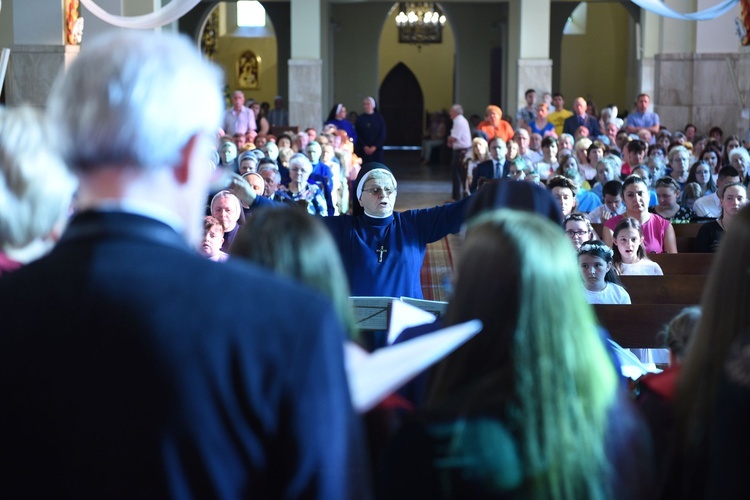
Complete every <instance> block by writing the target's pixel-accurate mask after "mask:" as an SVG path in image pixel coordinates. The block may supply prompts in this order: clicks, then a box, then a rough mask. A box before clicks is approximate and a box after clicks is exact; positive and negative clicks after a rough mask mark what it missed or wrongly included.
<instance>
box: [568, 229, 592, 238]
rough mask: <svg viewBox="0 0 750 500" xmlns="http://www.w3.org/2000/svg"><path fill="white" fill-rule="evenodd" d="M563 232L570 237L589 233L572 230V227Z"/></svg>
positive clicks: (578, 236)
mask: <svg viewBox="0 0 750 500" xmlns="http://www.w3.org/2000/svg"><path fill="white" fill-rule="evenodd" d="M565 234H567V235H568V236H571V237H576V238H582V237H584V236H586V235H587V234H589V232H588V231H573V230H572V229H568V230H566V231H565Z"/></svg>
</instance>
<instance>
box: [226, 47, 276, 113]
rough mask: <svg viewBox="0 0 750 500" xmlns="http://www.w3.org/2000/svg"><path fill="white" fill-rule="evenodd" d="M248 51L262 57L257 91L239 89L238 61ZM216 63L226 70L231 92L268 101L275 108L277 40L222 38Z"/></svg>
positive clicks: (260, 100)
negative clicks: (239, 91) (235, 91)
mask: <svg viewBox="0 0 750 500" xmlns="http://www.w3.org/2000/svg"><path fill="white" fill-rule="evenodd" d="M246 50H252V51H253V52H255V54H256V55H258V56H260V85H259V88H258V89H257V90H251V89H239V87H238V86H237V60H238V59H239V57H240V54H242V52H244V51H246ZM214 61H215V62H216V63H217V64H218V65H219V66H221V67H222V68H224V74H225V81H226V83H227V85H229V89H230V90H232V91H233V90H236V89H239V90H242V91H243V92H244V93H245V97H246V98H247V99H255V100H256V101H259V102H263V101H268V102H269V103H271V107H273V100H274V97H276V95H277V94H278V90H277V89H278V69H277V67H276V61H277V56H276V38H274V37H265V38H237V37H231V36H224V37H220V38H219V40H218V47H217V50H216V56H215V57H214Z"/></svg>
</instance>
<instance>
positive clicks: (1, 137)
mask: <svg viewBox="0 0 750 500" xmlns="http://www.w3.org/2000/svg"><path fill="white" fill-rule="evenodd" d="M55 126H57V125H55ZM52 129H53V127H51V126H50V124H49V123H48V122H46V121H45V120H44V117H43V116H42V115H41V113H39V112H38V111H37V110H35V109H32V108H30V107H25V106H22V107H18V108H2V107H0V250H3V251H9V250H11V249H21V248H23V247H25V246H27V245H29V244H30V243H32V242H33V241H35V240H38V239H43V238H47V237H48V236H50V233H51V232H52V231H53V229H54V227H55V225H56V224H58V223H61V222H62V221H64V220H65V218H66V217H67V214H68V209H69V207H70V204H71V202H72V197H73V192H74V191H75V189H76V185H77V182H76V179H75V177H74V176H73V175H72V174H71V173H70V171H69V170H68V168H67V166H66V165H65V164H64V163H63V161H62V158H60V156H59V155H58V154H57V151H56V150H55V149H54V148H52V146H51V145H50V144H49V136H50V134H51V130H52Z"/></svg>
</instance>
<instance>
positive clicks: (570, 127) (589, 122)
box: [563, 114, 601, 141]
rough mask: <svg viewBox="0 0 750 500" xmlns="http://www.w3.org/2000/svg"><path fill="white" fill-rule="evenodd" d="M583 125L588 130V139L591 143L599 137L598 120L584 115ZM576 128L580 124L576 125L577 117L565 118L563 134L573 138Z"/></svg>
mask: <svg viewBox="0 0 750 500" xmlns="http://www.w3.org/2000/svg"><path fill="white" fill-rule="evenodd" d="M583 125H585V126H586V128H587V129H589V137H590V138H591V140H592V141H593V140H594V138H596V137H597V136H600V135H601V132H600V131H599V120H597V119H596V117H595V116H591V115H588V114H587V115H585V117H584V119H583ZM578 127H580V124H579V123H578V115H575V114H574V115H573V116H571V117H568V118H566V119H565V121H564V122H563V133H564V134H570V135H572V136H575V134H576V130H577V129H578Z"/></svg>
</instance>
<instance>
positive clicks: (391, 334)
mask: <svg viewBox="0 0 750 500" xmlns="http://www.w3.org/2000/svg"><path fill="white" fill-rule="evenodd" d="M435 319H436V316H435V315H434V314H432V313H430V312H427V311H425V310H423V309H420V308H418V307H414V306H413V305H411V304H409V303H407V302H405V301H404V300H403V298H402V300H394V301H392V302H391V311H390V317H389V320H388V341H387V342H388V344H393V342H394V341H395V340H396V339H397V338H398V336H399V335H400V334H401V332H403V331H404V330H406V329H407V328H411V327H412V326H419V325H424V324H427V323H432V322H434V321H435Z"/></svg>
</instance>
